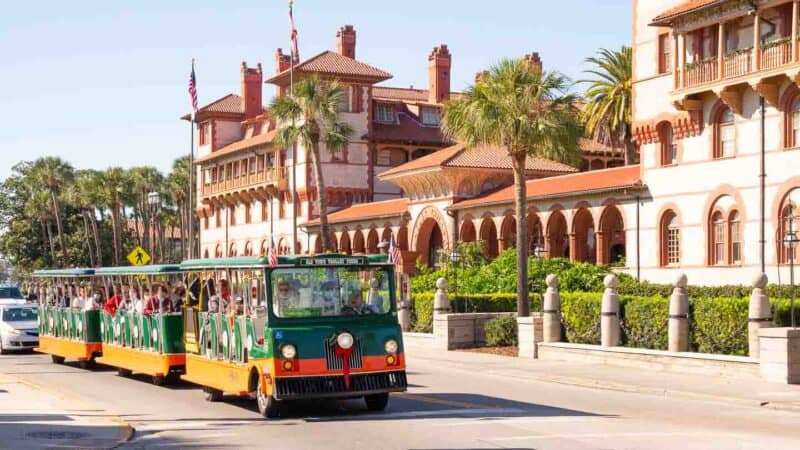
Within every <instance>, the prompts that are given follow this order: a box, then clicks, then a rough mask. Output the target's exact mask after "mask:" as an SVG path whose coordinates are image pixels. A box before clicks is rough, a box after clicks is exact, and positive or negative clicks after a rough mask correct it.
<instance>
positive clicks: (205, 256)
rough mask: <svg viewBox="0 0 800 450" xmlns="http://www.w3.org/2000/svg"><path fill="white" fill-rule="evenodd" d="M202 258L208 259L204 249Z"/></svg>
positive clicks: (206, 251) (206, 250)
mask: <svg viewBox="0 0 800 450" xmlns="http://www.w3.org/2000/svg"><path fill="white" fill-rule="evenodd" d="M203 258H204V259H208V249H205V251H203Z"/></svg>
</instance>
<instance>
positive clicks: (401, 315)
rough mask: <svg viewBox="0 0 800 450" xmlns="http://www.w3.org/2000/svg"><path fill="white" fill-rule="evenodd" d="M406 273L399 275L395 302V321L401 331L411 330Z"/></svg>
mask: <svg viewBox="0 0 800 450" xmlns="http://www.w3.org/2000/svg"><path fill="white" fill-rule="evenodd" d="M410 283H411V282H410V280H409V276H408V274H407V273H404V274H401V275H400V299H399V301H398V302H397V322H398V323H399V324H400V329H401V330H403V331H411V285H410Z"/></svg>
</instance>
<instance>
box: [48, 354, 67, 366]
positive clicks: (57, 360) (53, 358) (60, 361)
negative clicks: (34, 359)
mask: <svg viewBox="0 0 800 450" xmlns="http://www.w3.org/2000/svg"><path fill="white" fill-rule="evenodd" d="M50 360H51V361H53V364H64V357H63V356H58V355H50Z"/></svg>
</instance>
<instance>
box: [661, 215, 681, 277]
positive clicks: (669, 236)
mask: <svg viewBox="0 0 800 450" xmlns="http://www.w3.org/2000/svg"><path fill="white" fill-rule="evenodd" d="M659 235H660V238H661V245H660V250H661V257H660V260H661V261H660V262H661V265H662V266H673V265H678V264H680V263H681V229H680V225H679V223H678V216H677V214H675V212H674V211H672V210H667V211H666V212H664V214H663V215H662V216H661V223H660V232H659Z"/></svg>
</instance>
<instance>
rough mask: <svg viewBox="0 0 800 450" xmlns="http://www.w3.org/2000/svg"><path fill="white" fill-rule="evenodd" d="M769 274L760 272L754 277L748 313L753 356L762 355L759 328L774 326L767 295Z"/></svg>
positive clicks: (748, 340)
mask: <svg viewBox="0 0 800 450" xmlns="http://www.w3.org/2000/svg"><path fill="white" fill-rule="evenodd" d="M767 282H768V279H767V274H765V273H759V274H757V275H756V276H755V277H753V293H752V294H751V295H750V306H749V307H748V313H747V347H748V349H749V354H750V357H751V358H756V359H758V357H759V356H760V353H761V352H760V345H759V338H758V330H759V329H761V328H768V327H771V326H772V314H771V311H770V307H769V295H767V290H766V287H767Z"/></svg>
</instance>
